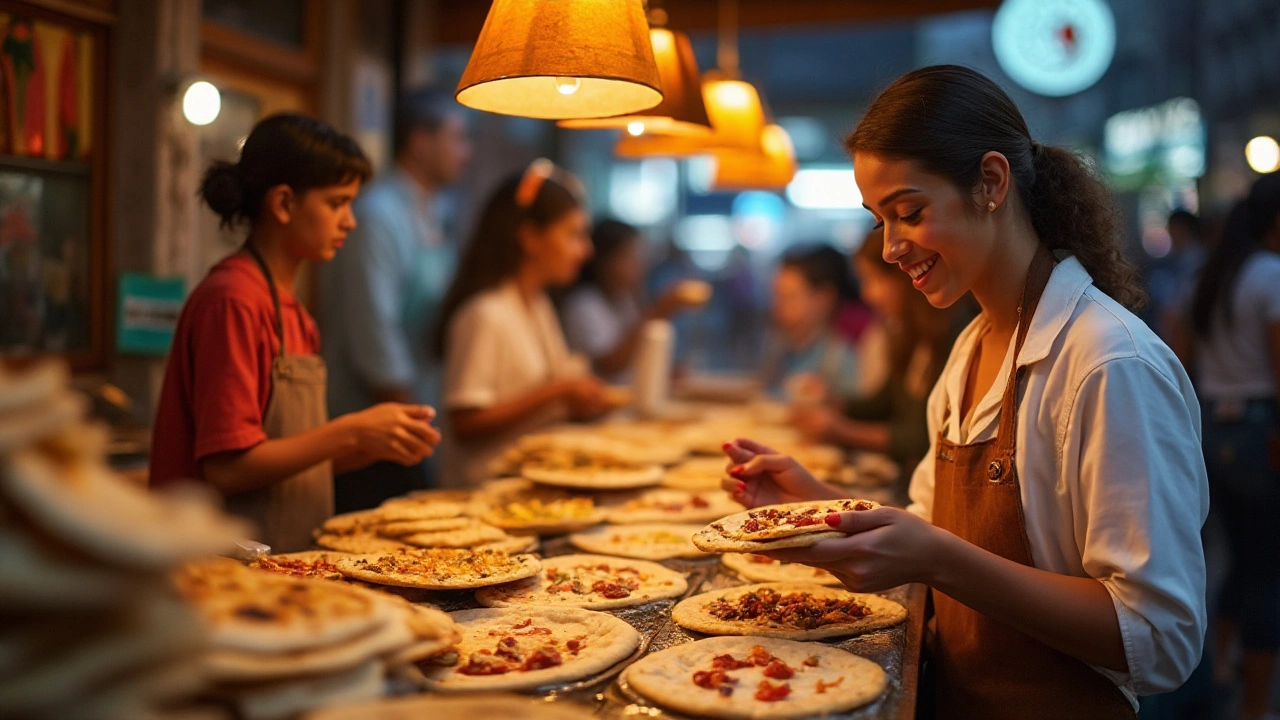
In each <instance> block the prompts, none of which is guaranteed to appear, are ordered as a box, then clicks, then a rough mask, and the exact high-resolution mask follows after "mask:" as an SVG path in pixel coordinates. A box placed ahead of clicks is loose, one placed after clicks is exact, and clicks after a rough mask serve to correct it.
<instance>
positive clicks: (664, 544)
mask: <svg viewBox="0 0 1280 720" xmlns="http://www.w3.org/2000/svg"><path fill="white" fill-rule="evenodd" d="M700 529H701V528H700V527H699V526H698V525H681V524H675V523H651V524H638V525H604V526H601V527H598V528H594V529H591V530H587V531H585V532H580V533H574V534H572V535H570V536H569V542H570V543H572V544H573V546H574V547H576V548H578V549H579V550H583V551H586V552H589V553H600V554H602V555H617V556H619V557H630V558H640V559H642V560H670V559H672V558H700V557H706V555H705V553H703V552H702V551H701V550H699V549H698V548H697V547H696V546H694V544H693V542H691V540H690V538H691V537H692V535H693V533H694V532H696V531H697V530H700Z"/></svg>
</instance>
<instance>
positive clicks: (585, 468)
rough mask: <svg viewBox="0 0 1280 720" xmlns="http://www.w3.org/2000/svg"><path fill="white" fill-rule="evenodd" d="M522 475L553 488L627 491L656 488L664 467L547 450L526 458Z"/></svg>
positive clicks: (567, 450)
mask: <svg viewBox="0 0 1280 720" xmlns="http://www.w3.org/2000/svg"><path fill="white" fill-rule="evenodd" d="M520 475H521V477H523V478H524V479H526V480H529V481H531V482H535V483H538V484H541V485H551V486H553V487H569V488H581V489H586V490H625V489H631V488H640V487H649V486H652V485H657V484H658V483H659V482H660V481H661V480H662V466H661V465H657V464H645V463H642V462H639V461H636V460H630V459H621V458H618V457H614V456H611V455H606V454H603V453H591V452H587V451H585V450H581V449H574V448H562V447H547V448H543V449H540V450H536V451H533V452H530V453H527V454H526V455H525V458H524V462H523V464H522V465H521V466H520Z"/></svg>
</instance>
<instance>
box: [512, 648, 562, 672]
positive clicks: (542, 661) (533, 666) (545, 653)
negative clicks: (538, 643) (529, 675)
mask: <svg viewBox="0 0 1280 720" xmlns="http://www.w3.org/2000/svg"><path fill="white" fill-rule="evenodd" d="M563 663H564V660H563V659H561V657H560V653H559V652H558V651H557V650H556V649H555V648H550V647H543V648H538V649H537V650H534V651H533V653H532V654H531V655H529V659H528V660H525V661H524V665H523V666H522V667H521V668H520V669H521V670H525V671H528V670H542V669H544V668H549V667H555V666H556V665H561V664H563Z"/></svg>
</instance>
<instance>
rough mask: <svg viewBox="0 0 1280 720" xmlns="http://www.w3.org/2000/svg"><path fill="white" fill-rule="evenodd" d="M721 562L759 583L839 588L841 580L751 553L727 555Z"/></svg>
mask: <svg viewBox="0 0 1280 720" xmlns="http://www.w3.org/2000/svg"><path fill="white" fill-rule="evenodd" d="M720 562H722V563H724V566H725V567H727V568H729V569H730V570H732V571H734V572H736V573H737V574H739V575H741V576H742V577H744V578H746V579H747V580H750V581H752V582H757V583H778V582H780V583H817V584H819V585H831V586H839V585H840V579H839V578H837V577H836V576H835V575H832V574H831V573H829V572H827V571H826V570H823V569H821V568H816V567H810V566H808V565H802V564H800V563H789V562H783V561H781V560H774V559H773V558H770V557H765V556H764V555H752V554H751V553H725V554H724V555H721V556H720Z"/></svg>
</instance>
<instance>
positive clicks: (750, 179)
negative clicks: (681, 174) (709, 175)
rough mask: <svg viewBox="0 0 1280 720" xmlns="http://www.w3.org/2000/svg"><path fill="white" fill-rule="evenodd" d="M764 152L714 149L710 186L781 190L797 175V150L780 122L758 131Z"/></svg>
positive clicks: (730, 188)
mask: <svg viewBox="0 0 1280 720" xmlns="http://www.w3.org/2000/svg"><path fill="white" fill-rule="evenodd" d="M760 145H761V150H762V151H763V152H759V153H744V152H735V151H731V150H722V151H717V152H715V153H714V154H713V155H712V157H713V158H714V159H715V173H714V175H713V180H712V181H711V188H712V189H713V190H717V191H725V190H780V189H782V188H785V187H786V186H787V183H789V182H791V179H792V178H793V177H795V175H796V151H795V146H794V145H792V144H791V136H790V135H788V134H787V131H786V130H784V129H782V127H781V126H779V125H766V126H765V128H764V131H763V132H762V133H761V134H760Z"/></svg>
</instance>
